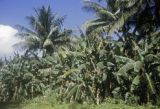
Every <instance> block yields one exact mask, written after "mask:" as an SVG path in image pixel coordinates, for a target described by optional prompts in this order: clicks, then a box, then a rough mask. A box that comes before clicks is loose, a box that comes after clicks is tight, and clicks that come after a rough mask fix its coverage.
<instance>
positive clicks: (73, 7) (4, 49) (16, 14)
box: [0, 0, 93, 57]
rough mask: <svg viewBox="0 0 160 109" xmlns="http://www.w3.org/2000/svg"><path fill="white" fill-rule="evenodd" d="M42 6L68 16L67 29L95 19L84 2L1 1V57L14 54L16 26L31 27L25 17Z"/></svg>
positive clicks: (53, 0) (73, 0) (65, 23)
mask: <svg viewBox="0 0 160 109" xmlns="http://www.w3.org/2000/svg"><path fill="white" fill-rule="evenodd" d="M42 5H44V6H48V5H50V6H51V8H52V11H53V12H54V13H57V14H58V15H59V16H64V15H66V19H65V22H64V27H65V28H70V29H74V30H75V29H76V28H77V27H81V26H82V24H84V23H85V21H86V20H88V19H90V18H92V17H93V16H92V13H87V12H85V11H84V10H83V9H82V7H83V0H0V57H2V56H3V57H4V56H8V55H10V54H11V53H13V52H14V50H13V48H12V45H13V44H14V43H17V38H16V37H15V34H16V33H17V32H18V31H17V30H16V28H15V25H17V24H20V25H23V26H25V27H29V25H28V22H27V21H26V19H25V17H26V16H30V15H34V11H33V9H34V8H40V7H41V6H42ZM11 42H12V43H11Z"/></svg>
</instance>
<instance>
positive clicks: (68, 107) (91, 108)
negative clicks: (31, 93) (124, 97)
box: [0, 97, 159, 109]
mask: <svg viewBox="0 0 160 109" xmlns="http://www.w3.org/2000/svg"><path fill="white" fill-rule="evenodd" d="M0 109H159V108H158V107H155V106H152V105H149V104H147V105H145V106H139V105H135V104H134V105H127V104H125V103H124V102H123V101H120V100H114V99H108V100H106V102H104V103H102V104H100V105H95V104H94V103H84V104H78V103H59V102H57V101H56V100H54V99H53V98H52V97H37V98H35V99H33V100H27V101H25V102H23V103H15V104H14V103H10V104H3V105H1V106H0Z"/></svg>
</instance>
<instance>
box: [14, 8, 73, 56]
mask: <svg viewBox="0 0 160 109" xmlns="http://www.w3.org/2000/svg"><path fill="white" fill-rule="evenodd" d="M35 13H36V15H35V16H28V17H26V18H27V20H28V21H29V24H30V26H31V28H30V29H28V28H26V27H23V26H20V25H18V26H17V27H18V28H19V29H20V30H21V31H20V33H18V36H20V37H21V38H22V39H23V40H22V42H20V43H18V44H16V45H20V47H21V48H22V49H25V50H27V52H30V51H32V52H35V51H43V54H45V52H46V53H47V54H50V55H51V54H52V53H53V52H54V51H55V50H56V49H57V47H58V46H60V45H63V44H67V43H68V42H69V35H70V34H71V33H72V31H71V30H67V29H64V31H62V25H63V21H64V18H65V17H57V15H56V14H53V13H52V11H51V8H50V6H49V7H44V6H42V7H41V8H40V9H35ZM32 52H30V53H32Z"/></svg>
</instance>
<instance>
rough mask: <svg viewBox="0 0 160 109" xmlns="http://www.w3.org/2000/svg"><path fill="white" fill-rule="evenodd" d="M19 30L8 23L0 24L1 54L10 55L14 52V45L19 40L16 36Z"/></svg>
mask: <svg viewBox="0 0 160 109" xmlns="http://www.w3.org/2000/svg"><path fill="white" fill-rule="evenodd" d="M17 32H18V31H17V30H16V29H14V28H13V27H11V26H8V25H0V56H1V57H2V56H3V57H4V56H9V55H11V54H12V53H13V52H14V48H13V45H14V44H15V43H17V42H18V41H19V40H18V38H16V37H15V35H16V33H17Z"/></svg>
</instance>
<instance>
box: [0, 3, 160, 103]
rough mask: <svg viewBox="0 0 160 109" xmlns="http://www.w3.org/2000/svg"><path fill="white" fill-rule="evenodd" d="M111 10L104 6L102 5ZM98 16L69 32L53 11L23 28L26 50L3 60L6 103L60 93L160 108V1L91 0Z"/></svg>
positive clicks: (45, 10) (0, 79)
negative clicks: (77, 29) (73, 31)
mask: <svg viewBox="0 0 160 109" xmlns="http://www.w3.org/2000/svg"><path fill="white" fill-rule="evenodd" d="M102 1H103V2H106V5H105V6H103V5H101V2H102ZM83 10H84V11H85V12H91V13H93V14H95V17H94V18H93V19H91V20H89V21H86V23H85V25H83V27H85V30H84V31H83V30H81V29H80V30H79V35H76V36H75V35H74V34H73V33H72V30H70V29H64V28H63V22H64V20H65V17H64V16H63V17H61V16H57V15H56V14H55V13H53V12H52V11H51V8H50V7H49V6H48V7H44V6H42V7H41V8H38V9H35V10H34V11H35V15H33V16H28V17H26V18H27V19H28V23H29V24H30V28H26V27H23V26H22V25H17V28H18V29H19V33H18V35H17V36H18V37H20V38H22V39H23V42H20V43H17V44H16V45H14V47H18V48H20V49H22V50H23V51H25V53H24V54H23V55H20V54H15V55H14V57H13V58H12V59H2V60H0V101H1V102H11V101H23V100H26V99H27V100H28V99H29V100H30V99H34V98H36V97H39V96H46V95H47V94H54V99H56V100H57V101H58V102H61V103H63V102H65V103H66V102H67V103H73V102H76V103H80V104H83V103H94V104H101V103H104V102H106V101H107V100H108V99H110V98H113V99H116V100H123V101H124V102H125V103H126V104H139V105H143V104H147V103H151V104H153V105H160V37H159V36H160V1H159V0H97V1H96V2H95V1H85V2H84V7H83Z"/></svg>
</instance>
